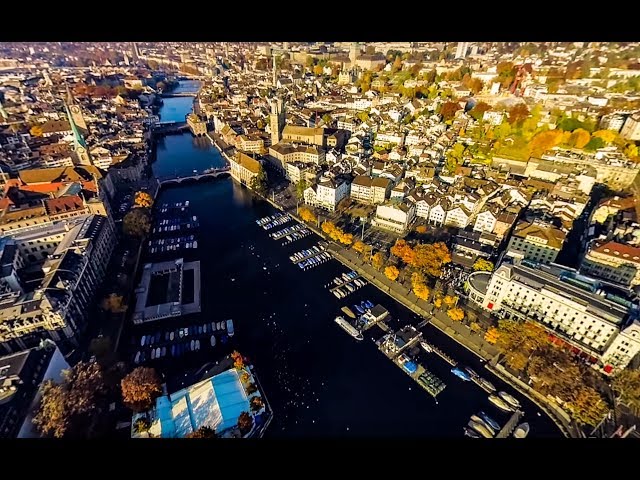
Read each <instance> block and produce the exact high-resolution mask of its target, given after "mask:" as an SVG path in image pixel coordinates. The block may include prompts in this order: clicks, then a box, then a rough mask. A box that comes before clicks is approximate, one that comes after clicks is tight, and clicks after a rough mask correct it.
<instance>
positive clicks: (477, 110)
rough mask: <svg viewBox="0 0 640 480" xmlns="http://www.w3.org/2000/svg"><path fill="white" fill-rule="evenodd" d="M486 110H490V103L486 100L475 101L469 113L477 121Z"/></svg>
mask: <svg viewBox="0 0 640 480" xmlns="http://www.w3.org/2000/svg"><path fill="white" fill-rule="evenodd" d="M488 110H491V105H489V104H488V103H486V102H478V103H476V106H475V107H473V108H472V109H471V111H470V112H469V115H471V117H473V118H475V119H476V120H478V121H479V120H482V117H483V116H484V112H486V111H488Z"/></svg>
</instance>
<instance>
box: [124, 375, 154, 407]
mask: <svg viewBox="0 0 640 480" xmlns="http://www.w3.org/2000/svg"><path fill="white" fill-rule="evenodd" d="M120 387H121V389H122V400H123V401H124V403H125V405H127V406H128V407H129V408H130V409H131V410H133V411H136V412H142V411H144V410H148V409H149V408H150V407H151V406H152V405H153V402H154V401H155V399H156V398H158V397H159V396H160V395H162V386H161V384H160V377H159V376H158V374H157V373H156V371H155V370H154V369H153V368H147V367H137V368H135V369H134V370H133V371H132V372H131V373H129V375H127V376H126V377H124V378H123V379H122V381H121V382H120Z"/></svg>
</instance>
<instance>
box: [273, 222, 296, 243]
mask: <svg viewBox="0 0 640 480" xmlns="http://www.w3.org/2000/svg"><path fill="white" fill-rule="evenodd" d="M303 229H304V226H303V225H300V224H296V225H292V226H291V227H287V228H283V229H282V230H278V231H277V232H273V233H270V234H269V236H270V237H271V238H272V239H273V240H280V239H281V238H282V237H286V236H287V235H291V234H292V233H295V232H298V231H300V230H303Z"/></svg>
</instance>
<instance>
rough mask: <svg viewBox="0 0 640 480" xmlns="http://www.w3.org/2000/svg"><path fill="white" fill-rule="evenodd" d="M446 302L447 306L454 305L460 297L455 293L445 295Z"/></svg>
mask: <svg viewBox="0 0 640 480" xmlns="http://www.w3.org/2000/svg"><path fill="white" fill-rule="evenodd" d="M443 300H444V303H445V305H446V306H447V307H453V306H454V305H455V304H456V303H458V297H456V296H455V295H445V297H444V299H443Z"/></svg>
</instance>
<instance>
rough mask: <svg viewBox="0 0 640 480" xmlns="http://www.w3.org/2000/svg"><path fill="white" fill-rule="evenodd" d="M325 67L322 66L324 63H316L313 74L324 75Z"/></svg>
mask: <svg viewBox="0 0 640 480" xmlns="http://www.w3.org/2000/svg"><path fill="white" fill-rule="evenodd" d="M323 70H324V68H323V67H322V65H316V66H314V67H313V74H314V75H316V76H320V75H322V72H323Z"/></svg>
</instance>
